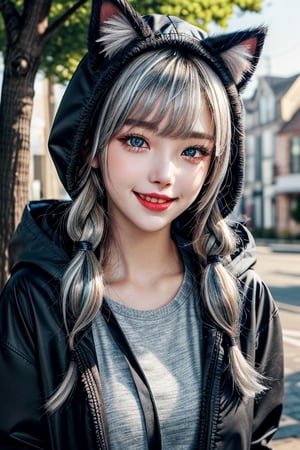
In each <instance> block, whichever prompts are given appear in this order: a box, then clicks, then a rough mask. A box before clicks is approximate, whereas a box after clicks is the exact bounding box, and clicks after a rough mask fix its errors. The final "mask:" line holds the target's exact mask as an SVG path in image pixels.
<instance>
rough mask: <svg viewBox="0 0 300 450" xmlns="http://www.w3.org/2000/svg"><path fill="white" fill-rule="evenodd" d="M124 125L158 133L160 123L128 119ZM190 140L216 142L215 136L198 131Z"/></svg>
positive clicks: (191, 135) (191, 134) (190, 136)
mask: <svg viewBox="0 0 300 450" xmlns="http://www.w3.org/2000/svg"><path fill="white" fill-rule="evenodd" d="M124 125H129V126H133V127H140V128H145V129H146V130H151V131H158V125H159V122H149V121H146V120H136V119H130V118H129V119H127V120H126V122H125V124H124ZM188 137H189V138H195V139H206V140H208V141H211V142H214V140H215V139H214V136H212V135H211V134H208V133H202V132H198V131H192V132H191V133H189V135H188Z"/></svg>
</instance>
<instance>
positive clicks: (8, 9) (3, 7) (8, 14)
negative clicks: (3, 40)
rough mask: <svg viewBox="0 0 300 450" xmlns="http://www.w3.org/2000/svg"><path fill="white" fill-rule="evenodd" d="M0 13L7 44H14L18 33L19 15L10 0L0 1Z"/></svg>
mask: <svg viewBox="0 0 300 450" xmlns="http://www.w3.org/2000/svg"><path fill="white" fill-rule="evenodd" d="M0 11H1V12H2V16H3V20H4V23H5V30H6V35H7V40H8V43H14V42H15V41H16V40H17V39H18V36H19V32H20V22H21V17H20V14H19V12H18V10H17V8H16V7H15V4H14V2H12V1H11V0H0Z"/></svg>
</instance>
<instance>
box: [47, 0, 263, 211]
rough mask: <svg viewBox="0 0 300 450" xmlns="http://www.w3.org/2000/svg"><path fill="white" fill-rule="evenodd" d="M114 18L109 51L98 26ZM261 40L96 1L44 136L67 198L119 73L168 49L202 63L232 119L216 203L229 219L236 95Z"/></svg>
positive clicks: (74, 191)
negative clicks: (82, 49) (213, 32)
mask: <svg viewBox="0 0 300 450" xmlns="http://www.w3.org/2000/svg"><path fill="white" fill-rule="evenodd" d="M116 17H117V18H118V22H117V23H119V24H120V26H119V27H118V26H116V24H114V25H111V26H110V30H111V33H110V34H111V35H110V37H109V39H110V42H111V45H110V51H109V52H107V51H106V50H107V48H106V47H105V45H104V43H103V41H101V39H100V40H99V37H101V36H102V35H101V32H102V28H103V26H104V24H105V23H107V21H109V20H111V19H112V18H114V19H115V20H116ZM108 23H109V22H108ZM265 34H266V29H265V28H264V27H258V28H256V29H248V30H244V31H239V32H236V33H229V34H225V35H220V36H215V37H208V36H206V34H205V33H204V32H203V31H202V30H201V29H199V28H197V27H195V26H193V25H191V24H189V23H187V22H185V21H184V20H181V19H179V18H178V17H172V16H163V15H159V14H153V15H147V16H144V17H141V16H140V15H139V14H138V13H137V12H136V11H135V10H134V9H133V8H132V7H131V6H130V5H129V4H128V3H127V1H126V0H105V1H102V0H94V1H93V4H92V12H91V20H90V27H89V35H88V54H87V55H86V56H85V57H84V58H83V60H82V61H81V63H80V64H79V66H78V68H77V70H76V71H75V73H74V76H73V78H72V79H71V81H70V83H69V84H68V87H67V89H66V91H65V94H64V96H63V99H62V101H61V103H60V107H59V109H58V112H57V114H56V117H55V120H54V123H53V127H52V131H51V134H50V138H49V149H50V153H51V156H52V159H53V162H54V164H55V166H56V169H57V172H58V175H59V177H60V179H61V181H62V183H63V185H64V187H65V188H66V190H67V192H68V193H69V195H70V196H71V198H74V197H76V196H77V195H78V194H79V192H80V188H79V180H80V170H81V168H82V166H83V164H84V160H85V157H84V155H86V152H87V151H88V150H89V148H88V147H89V145H90V142H91V140H92V136H93V134H94V128H95V122H96V119H97V116H98V111H99V108H100V107H101V105H103V103H104V102H105V98H106V94H107V92H108V91H109V89H110V87H111V86H112V84H113V83H114V81H115V79H116V77H117V76H118V74H119V73H120V72H121V71H122V70H123V68H124V67H125V66H126V65H128V64H129V63H130V62H132V61H133V60H134V59H135V58H136V57H137V56H139V55H141V54H142V53H145V52H147V51H150V50H152V51H153V50H159V49H163V48H167V49H170V48H171V49H174V50H177V49H178V50H179V51H180V52H181V53H183V54H187V55H190V56H191V57H193V56H194V57H197V58H199V59H200V60H203V61H204V62H205V63H206V64H207V65H209V66H210V68H212V69H213V71H214V72H215V73H216V74H217V76H218V77H219V78H220V79H221V81H222V84H223V85H224V88H225V90H226V93H227V96H228V100H229V105H230V109H231V117H232V144H231V157H230V162H229V165H228V170H227V174H226V176H225V178H224V181H223V184H222V186H221V188H220V191H219V195H218V198H217V201H218V204H219V207H220V211H221V213H222V215H223V217H225V216H227V215H228V214H229V213H230V212H231V211H232V210H233V209H234V207H235V205H236V203H237V202H238V200H239V198H240V195H241V192H242V188H243V181H244V123H243V106H242V102H241V99H240V91H241V89H243V88H244V86H245V85H246V84H247V82H248V81H249V80H250V78H251V77H252V75H253V72H254V71H255V68H256V65H257V63H258V60H259V56H260V53H261V50H262V46H263V42H264V39H265ZM102 37H103V36H102ZM106 37H107V36H106ZM106 37H105V38H106ZM111 48H113V50H111ZM237 55H239V59H238V60H237ZM242 55H244V56H242ZM83 152H84V155H83Z"/></svg>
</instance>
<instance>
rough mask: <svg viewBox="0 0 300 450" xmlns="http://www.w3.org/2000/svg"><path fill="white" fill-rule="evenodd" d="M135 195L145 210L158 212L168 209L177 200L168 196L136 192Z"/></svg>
mask: <svg viewBox="0 0 300 450" xmlns="http://www.w3.org/2000/svg"><path fill="white" fill-rule="evenodd" d="M134 194H135V196H136V198H137V199H138V201H139V202H140V203H141V204H142V205H143V206H144V207H145V208H147V209H150V210H152V211H157V212H159V211H164V210H166V209H168V208H169V207H170V206H171V205H172V204H173V203H174V201H175V200H176V198H171V197H168V196H166V195H159V194H141V193H139V192H134Z"/></svg>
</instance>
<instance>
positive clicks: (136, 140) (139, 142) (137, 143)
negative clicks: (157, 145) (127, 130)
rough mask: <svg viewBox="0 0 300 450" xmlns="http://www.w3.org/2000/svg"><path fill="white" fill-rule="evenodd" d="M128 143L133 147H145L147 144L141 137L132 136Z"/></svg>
mask: <svg viewBox="0 0 300 450" xmlns="http://www.w3.org/2000/svg"><path fill="white" fill-rule="evenodd" d="M128 141H129V144H130V145H131V146H132V147H143V145H144V144H145V140H144V139H143V138H141V137H139V136H130V137H129V138H128Z"/></svg>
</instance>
